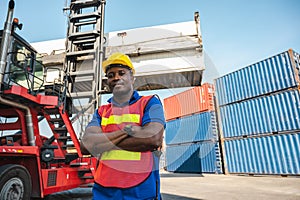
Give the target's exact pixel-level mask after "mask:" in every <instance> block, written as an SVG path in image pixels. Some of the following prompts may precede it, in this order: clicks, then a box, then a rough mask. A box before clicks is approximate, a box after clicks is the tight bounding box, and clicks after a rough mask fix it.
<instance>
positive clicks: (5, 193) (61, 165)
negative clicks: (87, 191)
mask: <svg viewBox="0 0 300 200" xmlns="http://www.w3.org/2000/svg"><path fill="white" fill-rule="evenodd" d="M101 2H103V1H87V3H85V2H84V1H73V0H72V1H71V4H72V6H73V7H72V9H77V8H78V7H79V6H82V7H88V6H96V7H103V6H104V3H103V5H102V3H101ZM14 7H15V2H14V0H10V1H9V4H8V12H7V18H6V21H5V26H4V29H3V30H2V31H0V40H1V49H0V59H1V60H0V199H1V200H6V199H17V200H19V199H23V200H24V199H25V200H27V199H42V198H45V197H46V196H47V195H50V194H53V193H57V192H62V191H66V190H69V189H74V188H78V187H88V186H90V185H91V184H92V183H93V182H94V179H93V176H94V172H95V169H96V165H97V159H96V158H95V157H94V156H92V155H83V153H82V152H81V149H80V138H79V137H78V136H77V134H76V132H75V130H74V127H73V125H72V120H71V119H70V117H71V115H72V114H74V113H73V111H72V97H71V96H69V95H68V90H69V89H70V87H69V86H70V85H71V84H72V83H73V82H72V83H71V82H70V81H69V80H71V79H72V77H70V73H69V72H68V71H66V70H65V71H64V70H62V71H60V73H61V74H60V76H59V77H61V78H60V82H55V84H53V85H49V84H45V79H47V76H48V75H47V72H51V70H47V69H46V68H45V66H43V64H42V62H41V55H39V54H38V52H37V51H36V50H35V49H34V48H33V47H32V46H31V45H30V44H29V43H28V42H26V40H24V39H23V38H22V37H21V36H19V35H18V34H17V33H16V30H17V29H21V28H22V24H20V23H19V22H18V19H13V11H14ZM102 9H103V8H102ZM79 14H80V13H78V15H79ZM91 16H92V15H91ZM94 16H95V14H93V17H94ZM84 17H87V14H85V16H81V17H77V19H74V18H73V20H74V23H77V24H80V25H82V24H84V23H80V20H81V19H82V18H84ZM96 17H97V19H98V16H96ZM76 20H77V21H76ZM84 22H85V21H84ZM101 32H102V31H101ZM82 35H83V34H81V38H82V37H83V36H82ZM94 36H95V37H99V36H101V34H98V35H97V34H94V35H93V37H94ZM71 39H72V38H71ZM86 41H87V40H86V39H85V38H83V39H82V42H86ZM76 42H77V43H76V45H78V44H82V43H80V40H77V41H76ZM88 42H89V43H91V40H89V41H88ZM95 42H99V41H96V40H95ZM74 44H75V43H74ZM90 46H92V45H90ZM81 49H82V48H81ZM85 51H87V50H86V49H85ZM71 53H72V52H71ZM75 54H76V53H73V54H70V57H69V58H68V59H71V61H72V62H73V63H72V62H69V63H71V64H72V65H73V69H74V63H75V61H76V59H74V55H75ZM76 55H79V53H77V54H76ZM67 61H68V60H67ZM97 62H98V63H99V60H97ZM67 69H68V67H67ZM97 70H99V67H97ZM52 72H53V71H52ZM73 72H74V70H73ZM68 81H69V82H68ZM72 81H74V80H72ZM97 92H98V91H97ZM95 98H96V96H95ZM93 102H95V101H93ZM42 121H44V122H45V121H46V124H47V125H48V127H49V129H50V133H51V136H48V137H47V136H45V135H46V134H45V132H46V131H48V132H49V130H45V127H44V126H43V125H41V122H42Z"/></svg>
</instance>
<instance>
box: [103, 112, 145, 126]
mask: <svg viewBox="0 0 300 200" xmlns="http://www.w3.org/2000/svg"><path fill="white" fill-rule="evenodd" d="M124 122H133V123H139V122H140V115H139V114H123V115H111V116H109V117H108V118H106V117H102V118H101V125H102V126H107V125H108V124H121V123H124Z"/></svg>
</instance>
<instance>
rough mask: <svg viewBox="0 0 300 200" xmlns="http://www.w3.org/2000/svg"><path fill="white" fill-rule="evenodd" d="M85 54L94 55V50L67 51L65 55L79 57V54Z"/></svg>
mask: <svg viewBox="0 0 300 200" xmlns="http://www.w3.org/2000/svg"><path fill="white" fill-rule="evenodd" d="M87 55H95V50H84V51H75V52H68V53H67V54H66V56H67V57H79V56H87Z"/></svg>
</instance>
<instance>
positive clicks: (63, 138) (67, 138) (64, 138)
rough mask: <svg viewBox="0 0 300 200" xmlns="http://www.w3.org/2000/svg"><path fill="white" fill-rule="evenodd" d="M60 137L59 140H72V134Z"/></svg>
mask: <svg viewBox="0 0 300 200" xmlns="http://www.w3.org/2000/svg"><path fill="white" fill-rule="evenodd" d="M58 139H59V140H70V139H71V137H70V136H59V138H58Z"/></svg>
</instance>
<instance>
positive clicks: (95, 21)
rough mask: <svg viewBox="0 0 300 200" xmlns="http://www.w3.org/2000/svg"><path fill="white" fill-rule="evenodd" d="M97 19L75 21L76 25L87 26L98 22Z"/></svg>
mask: <svg viewBox="0 0 300 200" xmlns="http://www.w3.org/2000/svg"><path fill="white" fill-rule="evenodd" d="M96 23H97V20H88V21H83V22H74V26H86V25H90V24H96Z"/></svg>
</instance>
